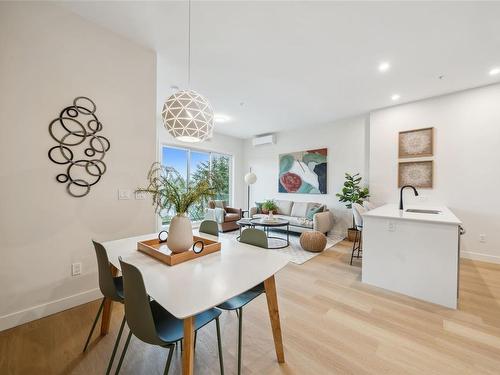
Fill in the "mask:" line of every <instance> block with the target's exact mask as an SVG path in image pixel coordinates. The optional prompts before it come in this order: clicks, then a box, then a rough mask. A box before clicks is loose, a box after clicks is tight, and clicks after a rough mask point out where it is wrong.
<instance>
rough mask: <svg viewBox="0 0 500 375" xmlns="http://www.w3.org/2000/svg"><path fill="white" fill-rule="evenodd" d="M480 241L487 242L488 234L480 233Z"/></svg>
mask: <svg viewBox="0 0 500 375" xmlns="http://www.w3.org/2000/svg"><path fill="white" fill-rule="evenodd" d="M479 242H482V243H485V242H486V234H480V235H479Z"/></svg>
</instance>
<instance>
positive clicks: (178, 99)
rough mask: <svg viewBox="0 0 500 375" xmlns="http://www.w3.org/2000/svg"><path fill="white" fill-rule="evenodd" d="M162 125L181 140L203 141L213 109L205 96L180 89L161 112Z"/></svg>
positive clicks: (211, 124)
mask: <svg viewBox="0 0 500 375" xmlns="http://www.w3.org/2000/svg"><path fill="white" fill-rule="evenodd" d="M187 82H188V87H189V85H190V83H191V0H189V1H188V66H187ZM161 116H162V118H163V125H165V128H166V129H167V130H168V132H169V133H170V134H171V135H172V136H173V137H174V138H175V139H178V140H179V141H182V142H203V141H204V140H206V139H208V138H211V137H212V134H213V129H214V111H213V110H212V106H211V105H210V103H209V102H208V100H207V99H206V98H204V97H203V96H202V95H200V94H198V93H197V92H196V91H193V90H181V91H177V92H176V93H174V94H173V95H171V96H170V97H169V98H168V99H167V101H166V102H165V104H164V105H163V111H162V112H161Z"/></svg>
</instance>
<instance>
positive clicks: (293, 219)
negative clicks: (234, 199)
mask: <svg viewBox="0 0 500 375" xmlns="http://www.w3.org/2000/svg"><path fill="white" fill-rule="evenodd" d="M274 202H275V203H276V205H277V206H278V213H277V214H275V215H274V217H279V218H282V219H285V220H288V221H289V222H290V231H293V232H299V233H302V232H307V231H311V230H317V231H318V232H321V233H325V234H326V233H327V232H329V231H330V230H331V229H332V228H333V214H332V212H331V211H329V210H328V208H327V207H326V206H324V205H322V204H320V203H314V202H294V201H286V200H275V201H274ZM319 206H323V212H318V213H316V214H314V215H313V218H312V220H308V219H307V218H306V216H307V212H308V211H309V210H310V209H311V208H313V207H319ZM264 216H267V215H265V214H262V213H258V212H257V207H252V208H251V209H250V217H252V218H258V217H264Z"/></svg>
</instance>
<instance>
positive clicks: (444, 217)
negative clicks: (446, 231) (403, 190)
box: [363, 204, 462, 225]
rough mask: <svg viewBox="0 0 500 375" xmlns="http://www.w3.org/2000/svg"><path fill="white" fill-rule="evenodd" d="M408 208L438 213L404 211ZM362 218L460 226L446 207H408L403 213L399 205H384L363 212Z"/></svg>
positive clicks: (457, 219) (458, 220)
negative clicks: (436, 212)
mask: <svg viewBox="0 0 500 375" xmlns="http://www.w3.org/2000/svg"><path fill="white" fill-rule="evenodd" d="M409 208H413V209H423V210H436V211H440V212H439V213H438V214H425V213H414V212H406V210H407V209H409ZM363 216H364V217H382V218H387V219H397V220H412V221H424V222H430V223H441V224H455V225H460V224H462V222H461V221H460V219H459V218H457V217H456V216H455V215H454V214H453V212H451V210H450V209H449V208H448V207H445V206H434V205H433V206H421V205H418V206H415V205H408V206H406V207H405V209H404V211H401V210H400V209H399V205H397V204H386V205H384V206H380V207H377V208H375V209H373V210H370V211H367V212H365V213H364V214H363Z"/></svg>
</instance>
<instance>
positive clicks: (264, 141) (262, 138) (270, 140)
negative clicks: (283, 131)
mask: <svg viewBox="0 0 500 375" xmlns="http://www.w3.org/2000/svg"><path fill="white" fill-rule="evenodd" d="M252 144H253V145H254V147H255V146H262V145H269V144H271V145H274V144H276V134H266V135H259V136H257V137H254V138H253V139H252Z"/></svg>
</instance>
